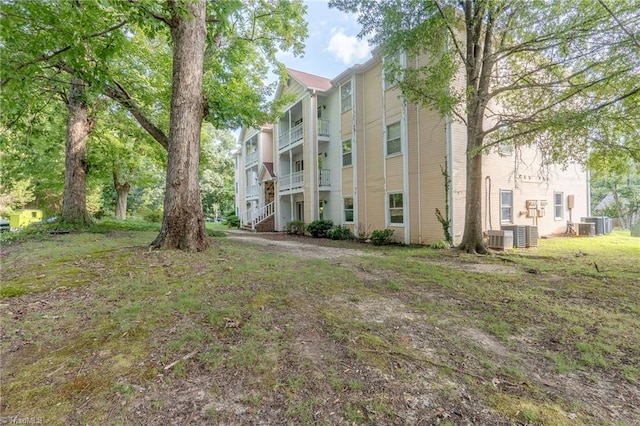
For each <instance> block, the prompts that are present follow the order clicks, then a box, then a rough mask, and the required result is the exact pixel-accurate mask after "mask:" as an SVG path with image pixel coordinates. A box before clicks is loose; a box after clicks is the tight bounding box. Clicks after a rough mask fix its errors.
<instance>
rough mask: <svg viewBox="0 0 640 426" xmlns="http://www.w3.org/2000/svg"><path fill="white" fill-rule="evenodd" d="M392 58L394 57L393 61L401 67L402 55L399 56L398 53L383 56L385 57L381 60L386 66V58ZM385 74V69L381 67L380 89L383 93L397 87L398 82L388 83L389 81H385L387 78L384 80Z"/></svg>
mask: <svg viewBox="0 0 640 426" xmlns="http://www.w3.org/2000/svg"><path fill="white" fill-rule="evenodd" d="M394 56H395V57H396V58H395V59H397V60H398V63H399V64H400V65H401V66H402V54H400V53H396V54H395V55H385V57H384V58H383V62H384V65H385V66H386V63H387V61H388V59H387V58H389V57H394ZM386 74H387V73H386V71H385V69H384V67H383V69H382V89H383V90H384V91H387V90H390V89H393V88H396V87H398V82H397V81H395V80H393V81H391V82H389V80H387V78H386Z"/></svg>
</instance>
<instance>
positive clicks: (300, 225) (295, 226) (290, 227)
mask: <svg viewBox="0 0 640 426" xmlns="http://www.w3.org/2000/svg"><path fill="white" fill-rule="evenodd" d="M304 231H305V226H304V222H303V221H301V220H292V221H291V222H288V223H287V233H288V234H294V235H304Z"/></svg>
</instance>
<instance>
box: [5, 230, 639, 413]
mask: <svg viewBox="0 0 640 426" xmlns="http://www.w3.org/2000/svg"><path fill="white" fill-rule="evenodd" d="M110 226H111V228H110V230H109V231H108V232H103V233H95V232H94V233H88V232H74V233H71V234H68V235H49V234H44V233H41V234H38V235H39V236H38V238H37V239H22V240H19V241H14V242H4V243H3V257H2V281H1V284H0V295H1V297H2V298H1V299H0V303H2V305H3V309H2V310H0V315H1V317H0V319H1V320H2V333H3V339H2V340H1V341H0V350H2V354H3V356H2V358H3V359H2V364H3V365H2V380H1V386H2V388H1V390H2V392H1V394H2V401H1V402H2V412H3V413H2V416H7V417H11V416H20V417H22V418H27V417H28V418H42V419H46V420H45V423H46V424H70V423H72V424H75V423H78V424H80V423H82V424H136V423H139V422H142V423H144V420H143V419H145V418H156V417H153V416H174V417H162V418H164V419H165V420H166V419H171V420H170V421H169V423H181V424H183V423H185V421H186V420H187V419H188V418H189V416H190V415H191V414H189V413H187V411H188V410H187V409H185V410H187V411H185V412H184V413H182V412H178V411H176V410H177V408H176V407H179V406H180V402H179V400H176V398H177V395H178V394H180V392H182V390H183V389H184V388H185V387H189V386H193V383H199V385H198V387H197V390H198V392H200V393H198V394H197V395H196V394H194V395H191V396H190V398H191V399H189V401H190V403H189V404H191V405H189V404H188V406H189V407H192V406H193V405H194V404H196V402H197V403H198V404H201V405H200V406H198V409H197V410H196V411H194V413H196V414H193V415H194V416H196V417H194V418H198V419H200V420H201V421H208V422H210V423H219V422H222V423H247V422H250V421H254V420H256V419H259V418H263V417H264V416H267V419H269V420H270V421H272V422H278V423H284V424H323V423H325V424H336V423H349V424H352V423H364V424H404V423H405V422H411V420H412V419H413V420H417V418H418V417H416V418H412V417H411V415H413V414H411V413H414V412H415V413H422V414H420V415H423V416H428V415H431V414H429V413H435V414H433V416H435V417H432V421H433V422H435V421H436V420H437V421H438V422H441V423H442V424H446V423H445V422H446V421H450V422H451V423H450V424H457V422H458V420H460V419H458V417H455V416H456V414H455V412H458V413H462V415H463V416H466V419H467V420H468V419H472V418H474V417H472V416H473V415H477V416H485V417H475V419H476V422H477V423H483V422H484V423H486V422H498V421H504V422H506V423H513V422H520V423H521V424H575V422H578V423H600V422H602V421H603V420H602V419H603V418H601V417H598V416H599V415H602V413H598V411H597V407H595V408H593V407H592V406H593V404H594V403H598V402H597V401H594V400H591V399H587V397H586V396H585V397H584V398H583V397H579V396H576V395H575V394H573V393H569V392H563V391H561V390H559V389H554V390H552V391H549V389H548V388H547V387H545V385H544V384H543V383H542V382H543V380H540V379H536V375H537V376H540V375H542V376H543V377H556V376H557V377H565V378H566V379H567V380H569V378H570V377H571V378H572V379H571V380H574V381H577V382H576V383H578V384H585V383H587V384H588V385H589V387H592V388H595V387H597V386H598V384H599V383H602V384H603V386H605V387H606V386H612V383H613V384H616V383H617V384H619V385H620V386H621V388H620V389H623V388H635V387H637V385H638V382H639V380H640V371H639V367H638V366H640V336H639V332H638V317H639V314H640V288H639V287H638V274H637V263H638V259H640V244H639V240H638V239H637V238H635V239H634V238H631V237H629V235H628V233H621V232H616V233H614V234H613V235H609V236H603V237H596V238H555V239H549V240H541V241H540V246H539V247H537V248H532V249H527V250H517V251H508V252H506V253H501V254H499V255H496V256H492V257H476V256H467V255H464V254H460V253H458V252H455V251H436V250H430V249H427V248H422V247H375V248H371V247H369V246H362V245H358V244H356V243H341V244H340V246H336V249H338V248H340V247H351V248H364V249H366V250H365V253H364V254H363V255H362V256H359V257H354V258H351V259H339V260H337V261H332V262H329V261H326V260H318V259H309V258H301V257H297V256H294V255H291V254H286V253H279V252H278V251H277V250H273V249H269V248H265V247H264V246H256V245H251V244H247V243H241V242H239V241H234V240H232V239H228V238H221V237H216V238H213V240H212V243H213V245H212V248H211V249H210V250H208V251H206V252H204V253H185V252H181V251H172V250H169V251H162V252H150V251H149V250H148V248H147V246H148V243H149V242H150V241H152V239H153V238H154V237H155V232H154V231H153V230H148V229H147V230H142V231H132V230H130V229H129V230H124V231H118V230H116V229H115V228H116V225H110ZM207 229H208V230H210V231H218V232H222V231H224V229H226V228H224V227H223V226H221V225H218V224H214V223H207ZM215 235H222V234H218V233H215ZM594 264H596V265H598V269H596V267H595V265H594ZM391 378H392V379H391ZM585 380H586V382H585ZM190 383H191V385H190ZM621 392H622V390H621ZM198 395H199V396H198ZM407 395H409V396H411V398H414V399H415V400H420V399H419V398H426V399H424V401H425V402H422V403H420V404H418V403H413V402H412V403H411V404H409V405H408V403H407V401H414V399H409V400H407V399H406V398H408V396H407ZM423 395H427V396H423ZM198 398H199V399H198ZM581 398H583V399H581ZM216 401H218V402H216ZM219 401H227V402H226V404H227V405H224V404H222V403H220V402H219ZM428 401H430V402H428ZM616 403H617V402H616V401H613V400H611V401H606V400H605V401H602V402H601V404H602V406H608V405H615V404H616ZM216 404H218V405H216ZM221 404H222V405H221ZM412 404H413V405H412ZM416 404H417V405H416ZM421 404H422V405H421ZM430 404H431V405H430ZM408 406H412V407H413V408H407V407H408ZM135 407H137V408H135ZM229 407H232V408H233V407H235V408H233V409H231V408H229ZM238 407H240V408H241V409H240V408H238ZM136 410H137V411H136ZM172 410H173V411H172ZM234 410H235V411H234ZM238 410H240V411H238ZM412 410H413V411H412ZM420 410H422V411H420ZM438 410H441V411H438ZM483 410H484V411H483ZM238 412H240V413H241V414H237V413H238ZM569 412H571V413H573V414H572V415H573V416H574V417H571V418H570V417H567V413H569ZM136 413H138V414H136ZM140 413H142V414H140ZM170 413H173V414H170ZM438 413H440V414H438ZM442 413H447V414H446V416H445V414H442ZM474 413H476V414H474ZM479 413H483V414H479ZM635 413H637V411H636V412H635ZM182 414H184V416H185V417H176V416H179V415H182ZM605 414H606V412H605ZM415 415H416V416H418V414H415ZM198 416H200V417H198ZM201 416H204V417H205V418H204V419H203V418H201ZM438 416H440V417H438ZM447 416H449V417H447ZM451 416H453V417H451ZM157 418H161V417H157ZM464 418H465V417H463V418H462V420H464ZM456 419H458V420H456ZM572 419H573V420H572ZM462 420H460V422H461V423H463V421H462ZM625 420H626V419H623V420H622V421H620V422H619V424H632V423H633V422H632V421H629V422H626V421H625ZM631 420H633V419H631ZM158 421H160V420H158Z"/></svg>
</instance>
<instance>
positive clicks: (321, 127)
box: [278, 118, 329, 149]
mask: <svg viewBox="0 0 640 426" xmlns="http://www.w3.org/2000/svg"><path fill="white" fill-rule="evenodd" d="M302 125H303V123H300V124H297V125H295V126H293V127H292V128H291V130H281V131H280V136H279V137H278V148H279V149H284V148H286V147H288V146H290V145H294V144H295V143H296V142H298V141H300V140H302V138H303V136H304V128H303V127H302ZM318 136H326V137H328V136H329V120H324V119H322V118H319V119H318Z"/></svg>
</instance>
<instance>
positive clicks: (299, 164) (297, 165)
mask: <svg viewBox="0 0 640 426" xmlns="http://www.w3.org/2000/svg"><path fill="white" fill-rule="evenodd" d="M294 167H295V169H294V171H296V172H301V171H303V170H304V160H298V161H296V162H295V163H294Z"/></svg>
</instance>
